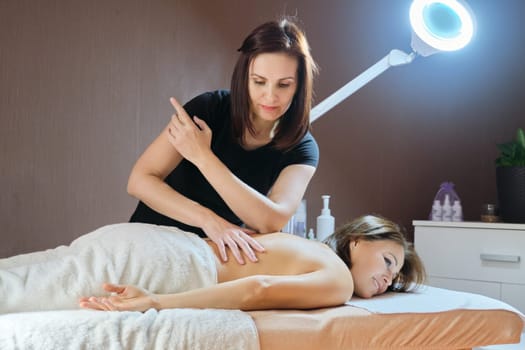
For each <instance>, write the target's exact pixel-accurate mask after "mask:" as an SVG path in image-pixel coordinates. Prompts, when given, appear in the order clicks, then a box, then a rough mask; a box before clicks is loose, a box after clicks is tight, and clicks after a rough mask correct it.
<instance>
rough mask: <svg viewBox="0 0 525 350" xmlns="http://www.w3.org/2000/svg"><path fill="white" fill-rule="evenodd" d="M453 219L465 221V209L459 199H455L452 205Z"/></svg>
mask: <svg viewBox="0 0 525 350" xmlns="http://www.w3.org/2000/svg"><path fill="white" fill-rule="evenodd" d="M452 221H463V209H462V208H461V203H460V202H459V200H455V201H454V204H453V205H452Z"/></svg>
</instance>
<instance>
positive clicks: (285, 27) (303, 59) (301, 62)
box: [231, 18, 317, 150]
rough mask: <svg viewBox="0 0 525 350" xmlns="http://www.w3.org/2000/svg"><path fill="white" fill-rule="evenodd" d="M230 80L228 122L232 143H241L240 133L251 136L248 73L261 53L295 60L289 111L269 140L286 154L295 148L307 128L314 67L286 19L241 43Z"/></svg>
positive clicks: (256, 31)
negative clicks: (293, 85) (294, 79)
mask: <svg viewBox="0 0 525 350" xmlns="http://www.w3.org/2000/svg"><path fill="white" fill-rule="evenodd" d="M238 51H239V52H240V55H239V58H238V59H237V63H236V65H235V69H234V71H233V75H232V80H231V118H232V134H233V137H234V139H236V140H238V142H239V143H242V140H243V136H244V132H246V130H248V132H250V133H252V134H254V133H255V130H254V127H253V124H252V122H251V118H250V97H249V92H248V72H249V67H250V64H251V62H252V61H253V59H254V58H255V57H256V56H257V55H259V54H261V53H277V52H279V53H281V52H282V53H285V54H287V55H290V56H291V57H295V58H297V63H298V68H297V78H298V79H297V91H296V92H295V95H294V97H293V100H292V103H291V104H290V107H289V108H288V110H287V111H286V113H285V114H284V115H283V116H282V117H281V119H280V120H279V124H278V125H277V128H276V130H275V134H274V135H275V136H274V137H273V144H274V147H275V148H277V149H281V150H287V149H289V148H291V147H292V146H294V145H295V144H297V143H298V142H299V141H300V140H301V139H302V138H303V137H304V135H305V134H306V132H307V131H308V130H309V128H310V109H311V107H312V97H313V79H314V75H315V74H316V73H317V65H316V64H315V62H314V60H313V58H312V56H311V55H310V47H309V45H308V42H307V40H306V36H305V34H304V33H303V31H302V30H301V29H299V27H298V26H297V24H295V23H294V22H293V21H292V20H291V19H290V18H284V19H282V20H280V21H271V22H266V23H264V24H262V25H260V26H258V27H257V28H255V29H254V30H253V31H252V32H251V33H250V34H249V35H248V36H247V37H246V39H244V41H243V43H242V45H241V47H240V48H239V49H238Z"/></svg>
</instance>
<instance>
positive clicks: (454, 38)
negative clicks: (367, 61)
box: [310, 0, 475, 122]
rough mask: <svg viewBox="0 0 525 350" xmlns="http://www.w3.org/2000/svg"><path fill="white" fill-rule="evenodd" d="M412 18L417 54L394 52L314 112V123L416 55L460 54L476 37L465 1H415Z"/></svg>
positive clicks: (410, 13) (413, 42)
mask: <svg viewBox="0 0 525 350" xmlns="http://www.w3.org/2000/svg"><path fill="white" fill-rule="evenodd" d="M409 18H410V24H411V26H412V42H411V46H412V50H413V52H412V53H410V54H407V53H405V52H403V51H400V50H392V51H390V53H389V54H388V55H386V56H385V57H384V58H383V59H381V60H380V61H378V62H377V63H376V64H374V65H373V66H371V67H370V68H368V69H367V70H366V71H364V72H363V73H361V74H360V75H358V76H357V77H355V78H354V79H353V80H352V81H350V82H349V83H347V84H346V85H345V86H343V87H342V88H340V89H339V90H337V91H335V92H334V93H333V94H332V95H330V96H328V97H327V98H326V99H325V100H323V101H321V102H320V103H319V104H318V105H316V106H315V107H314V108H312V110H311V112H310V122H313V121H315V120H316V119H318V118H319V117H321V116H322V115H323V114H325V113H326V112H328V111H329V110H330V109H332V108H333V107H335V106H336V105H337V104H339V103H340V102H341V101H343V100H344V99H346V98H347V97H348V96H350V95H351V94H353V93H354V92H356V91H357V90H359V89H360V88H361V87H363V86H364V85H366V84H367V83H368V82H370V81H371V80H372V79H374V78H375V77H377V76H378V75H380V74H381V73H383V72H384V71H385V70H387V69H388V68H390V67H393V66H399V65H403V64H407V63H410V62H412V61H413V60H414V58H415V57H416V55H421V56H429V55H432V54H434V53H437V52H441V51H455V50H459V49H461V48H463V47H465V46H466V45H467V44H468V43H469V42H470V41H471V39H472V37H473V36H474V30H475V28H474V27H475V20H474V15H473V14H472V11H471V10H470V8H469V7H468V5H467V4H466V3H465V2H464V1H462V0H414V1H413V2H412V4H411V6H410V11H409Z"/></svg>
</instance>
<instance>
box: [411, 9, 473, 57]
mask: <svg viewBox="0 0 525 350" xmlns="http://www.w3.org/2000/svg"><path fill="white" fill-rule="evenodd" d="M410 24H411V25H412V49H413V50H414V51H415V52H417V53H418V54H420V55H422V56H429V55H432V54H434V53H436V52H439V51H455V50H459V49H461V48H463V47H464V46H465V45H467V44H468V43H469V42H470V40H471V39H472V36H473V35H474V15H473V14H472V11H471V10H470V8H469V7H468V5H467V4H466V3H465V2H463V1H461V0H414V2H412V5H411V6H410Z"/></svg>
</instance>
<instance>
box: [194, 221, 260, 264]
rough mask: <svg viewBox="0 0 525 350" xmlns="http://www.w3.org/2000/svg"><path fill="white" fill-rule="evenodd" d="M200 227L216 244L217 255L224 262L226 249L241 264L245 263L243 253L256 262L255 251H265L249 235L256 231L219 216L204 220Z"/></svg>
mask: <svg viewBox="0 0 525 350" xmlns="http://www.w3.org/2000/svg"><path fill="white" fill-rule="evenodd" d="M201 228H202V230H203V231H204V233H206V235H207V236H208V238H210V239H211V240H212V241H213V242H214V243H215V244H216V245H217V248H218V250H219V255H220V257H221V259H222V261H224V262H226V261H228V255H227V254H226V249H230V250H231V253H232V255H233V256H234V257H235V260H237V262H238V263H239V264H241V265H244V264H245V261H244V258H243V255H245V256H246V257H248V259H249V260H250V261H252V262H257V261H258V259H257V256H256V254H255V251H257V252H264V251H265V249H264V247H263V246H262V245H261V244H260V243H259V242H257V241H256V240H255V239H254V238H253V237H252V236H251V235H253V234H255V233H256V232H255V231H253V230H250V229H247V228H244V227H240V226H238V225H234V224H232V223H230V222H228V221H226V220H224V219H223V218H221V217H216V218H215V219H214V220H206V224H205V225H203V226H202V227H201ZM241 251H242V254H241Z"/></svg>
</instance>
